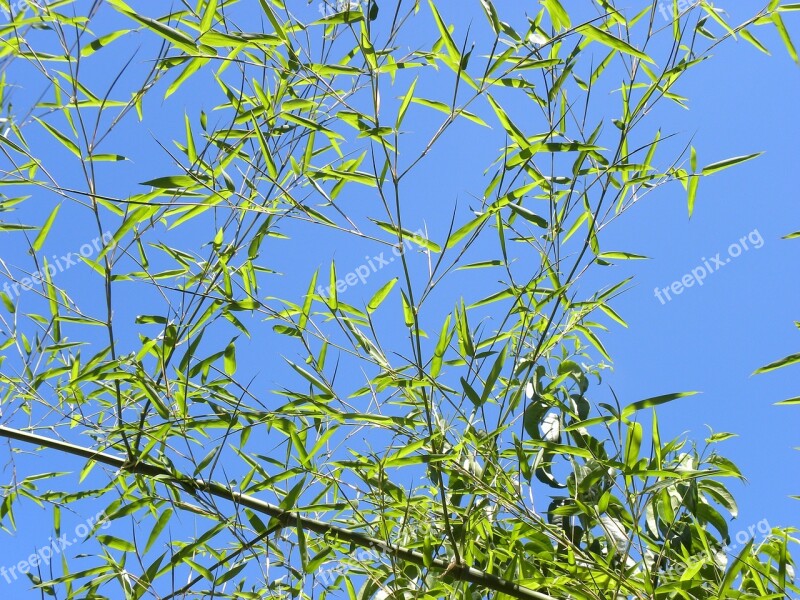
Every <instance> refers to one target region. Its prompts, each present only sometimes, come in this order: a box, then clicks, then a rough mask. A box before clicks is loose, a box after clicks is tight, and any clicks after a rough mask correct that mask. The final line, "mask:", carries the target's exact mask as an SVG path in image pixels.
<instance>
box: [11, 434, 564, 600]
mask: <svg viewBox="0 0 800 600" xmlns="http://www.w3.org/2000/svg"><path fill="white" fill-rule="evenodd" d="M0 437H5V438H9V439H13V440H17V441H20V442H25V443H28V444H36V445H38V446H43V447H45V448H50V449H52V450H58V451H60V452H66V453H68V454H72V455H74V456H80V457H82V458H86V459H88V460H92V461H94V462H98V463H102V464H105V465H108V466H111V467H116V468H117V469H119V470H121V471H126V472H128V473H131V474H134V475H144V476H146V477H158V478H160V479H161V481H162V482H164V479H168V480H172V481H174V482H175V483H177V484H178V485H180V486H181V487H182V488H183V489H184V490H185V491H186V492H187V493H189V494H192V495H197V494H199V493H201V492H205V493H208V494H211V495H212V496H216V497H217V498H221V499H223V500H228V501H230V502H233V503H234V504H237V505H241V506H245V507H247V508H249V509H251V510H254V511H256V512H259V513H261V514H265V515H268V516H270V517H272V518H274V519H276V520H277V521H278V523H279V524H280V525H281V526H282V527H289V528H297V527H300V528H303V529H307V530H309V531H313V532H314V533H317V534H320V535H323V536H328V535H331V536H334V537H336V538H338V539H340V540H343V541H346V542H350V543H351V544H354V545H356V546H360V547H363V548H375V549H377V550H380V551H381V552H383V553H385V554H387V555H389V556H392V557H394V558H397V559H400V560H404V561H406V562H410V563H413V564H415V565H419V566H426V558H425V557H424V556H423V555H422V554H420V553H419V552H415V551H413V550H409V549H408V548H404V547H403V546H396V545H393V544H388V543H386V542H384V541H381V540H379V539H377V538H374V537H371V536H368V535H366V534H363V533H359V532H356V531H349V530H347V529H344V528H342V527H337V526H336V525H331V524H330V523H325V522H324V521H318V520H317V519H312V518H310V517H306V516H303V515H301V514H299V513H296V512H292V511H289V510H284V509H282V508H280V507H278V506H275V505H274V504H270V503H268V502H264V501H263V500H259V499H257V498H253V497H252V496H247V495H245V494H241V493H239V492H236V491H234V490H232V489H230V488H228V487H225V486H223V485H221V484H219V483H215V482H208V481H203V480H202V479H196V478H190V477H185V476H183V475H180V474H176V473H172V472H171V471H169V470H168V469H166V468H164V467H160V466H158V465H154V464H150V463H145V462H130V461H127V460H124V459H122V458H119V457H117V456H113V455H111V454H106V453H104V452H97V451H95V450H91V449H90V448H85V447H83V446H77V445H75V444H70V443H68V442H62V441H60V440H54V439H50V438H46V437H44V436H41V435H37V434H34V433H28V432H25V431H20V430H19V429H12V428H9V427H4V426H1V425H0ZM427 567H428V568H431V569H435V570H437V571H443V572H446V573H448V574H450V575H452V576H453V578H455V579H456V580H458V581H466V582H469V583H475V584H477V585H480V586H482V587H484V588H486V589H490V590H494V591H496V592H501V593H503V594H508V595H509V596H512V597H514V598H520V599H521V600H557V599H556V598H554V597H553V596H549V595H547V594H543V593H541V592H537V591H535V590H532V589H530V588H527V587H524V586H521V585H519V584H517V583H514V582H513V581H509V580H507V579H503V578H501V577H498V576H496V575H492V574H491V573H486V572H485V571H481V570H480V569H475V568H473V567H470V566H468V565H465V564H455V563H448V562H447V561H444V560H442V559H440V558H434V559H432V561H431V562H430V563H429V564H428V565H427Z"/></svg>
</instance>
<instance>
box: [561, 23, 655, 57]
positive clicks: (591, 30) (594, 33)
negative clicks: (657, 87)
mask: <svg viewBox="0 0 800 600" xmlns="http://www.w3.org/2000/svg"><path fill="white" fill-rule="evenodd" d="M577 31H579V32H580V33H582V34H583V35H584V37H586V38H587V39H589V40H592V41H593V42H599V43H600V44H603V45H605V46H608V47H609V48H613V49H614V50H619V51H620V52H622V53H624V54H630V55H631V56H635V57H636V58H638V59H641V60H643V61H645V62H648V63H650V64H655V61H654V60H653V59H652V58H650V57H649V56H648V55H647V54H645V53H644V52H642V51H641V50H637V49H636V48H634V47H633V46H631V45H630V44H629V43H628V42H624V41H622V40H621V39H619V38H618V37H615V36H613V35H611V34H610V33H608V32H607V31H603V30H602V29H598V28H597V27H595V26H594V25H584V26H583V27H580V28H578V30H577Z"/></svg>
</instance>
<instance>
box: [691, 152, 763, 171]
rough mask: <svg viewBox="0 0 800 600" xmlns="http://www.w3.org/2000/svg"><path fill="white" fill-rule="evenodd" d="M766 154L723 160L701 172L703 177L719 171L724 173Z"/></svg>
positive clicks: (704, 168)
mask: <svg viewBox="0 0 800 600" xmlns="http://www.w3.org/2000/svg"><path fill="white" fill-rule="evenodd" d="M762 154H764V153H763V152H756V153H755V154H747V155H745V156H734V157H733V158H726V159H725V160H721V161H719V162H715V163H711V164H710V165H708V166H706V167H703V170H702V171H701V174H702V175H711V174H712V173H716V172H718V171H722V170H723V169H727V168H728V167H732V166H734V165H738V164H741V163H743V162H747V161H748V160H753V159H754V158H757V157H759V156H761V155H762Z"/></svg>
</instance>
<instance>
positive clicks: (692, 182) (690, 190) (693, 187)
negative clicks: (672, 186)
mask: <svg viewBox="0 0 800 600" xmlns="http://www.w3.org/2000/svg"><path fill="white" fill-rule="evenodd" d="M698 185H700V177H699V176H697V175H690V176H689V183H688V185H687V186H686V191H687V196H688V200H687V203H688V205H689V216H690V217H691V216H692V213H694V204H695V200H696V199H697V187H698Z"/></svg>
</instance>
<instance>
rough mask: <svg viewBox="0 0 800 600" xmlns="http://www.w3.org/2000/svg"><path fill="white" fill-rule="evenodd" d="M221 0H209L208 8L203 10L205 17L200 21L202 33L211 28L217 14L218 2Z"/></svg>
mask: <svg viewBox="0 0 800 600" xmlns="http://www.w3.org/2000/svg"><path fill="white" fill-rule="evenodd" d="M218 3H219V0H208V2H207V3H206V9H205V11H204V12H203V19H202V20H201V21H200V33H201V34H203V33H205V32H206V31H208V30H209V29H211V25H212V23H213V22H214V17H215V16H216V14H217V4H218Z"/></svg>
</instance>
